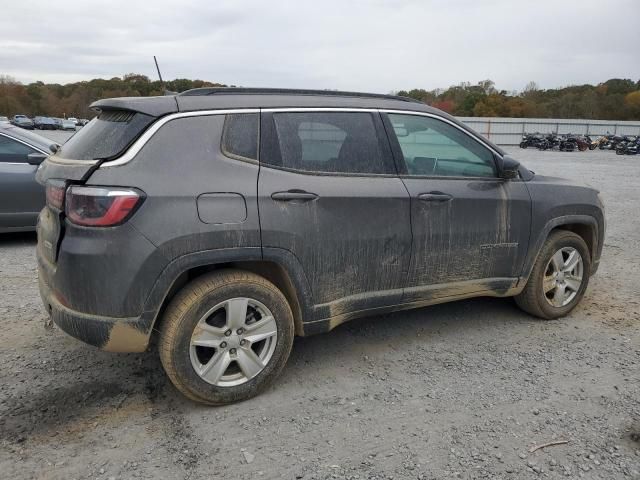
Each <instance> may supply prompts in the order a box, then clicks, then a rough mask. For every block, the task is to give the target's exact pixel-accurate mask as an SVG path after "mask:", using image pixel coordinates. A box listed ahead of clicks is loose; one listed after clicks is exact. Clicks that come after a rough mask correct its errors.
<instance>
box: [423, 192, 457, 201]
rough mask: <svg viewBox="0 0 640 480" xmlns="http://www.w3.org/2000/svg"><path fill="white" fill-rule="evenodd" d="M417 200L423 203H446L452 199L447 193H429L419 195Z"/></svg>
mask: <svg viewBox="0 0 640 480" xmlns="http://www.w3.org/2000/svg"><path fill="white" fill-rule="evenodd" d="M418 199H420V200H422V201H423V202H448V201H449V200H451V199H453V197H452V196H451V195H449V194H448V193H442V192H429V193H421V194H420V195H418Z"/></svg>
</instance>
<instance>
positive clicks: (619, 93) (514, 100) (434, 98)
mask: <svg viewBox="0 0 640 480" xmlns="http://www.w3.org/2000/svg"><path fill="white" fill-rule="evenodd" d="M225 86H226V85H224V84H221V83H213V82H208V81H205V80H190V79H186V78H180V79H176V80H172V81H168V82H165V84H164V89H163V85H162V84H161V83H160V81H152V80H150V79H149V77H147V76H145V75H140V74H135V73H130V74H127V75H124V76H123V77H122V78H121V77H114V78H111V79H101V78H96V79H93V80H89V81H82V82H75V83H68V84H65V85H61V84H55V83H53V84H52V83H49V84H45V83H43V82H33V83H29V84H27V85H25V84H22V83H20V82H18V81H16V80H15V79H13V78H11V77H8V76H6V75H0V115H6V116H13V115H15V114H24V115H29V116H35V115H45V116H51V117H65V116H66V117H78V118H91V117H92V116H94V115H95V113H94V112H92V111H91V110H90V109H89V105H90V104H91V102H93V101H95V100H99V99H101V98H110V97H138V96H151V95H162V94H163V93H164V90H165V89H166V90H170V91H173V92H183V91H185V90H189V89H191V88H199V87H225ZM395 93H396V94H398V95H403V96H407V97H411V98H414V99H417V100H420V101H421V102H424V103H426V104H428V105H432V106H434V107H436V108H439V109H441V110H444V111H446V112H448V113H451V114H452V115H458V116H466V117H529V118H532V117H533V118H584V119H601V120H640V80H638V81H637V82H634V81H633V80H629V79H619V78H613V79H610V80H607V81H606V82H603V83H600V84H598V85H573V86H569V87H562V88H555V89H541V88H539V87H538V86H537V85H536V84H535V83H534V82H530V83H529V84H527V86H526V87H525V88H524V90H523V91H521V92H517V91H512V92H508V91H506V90H498V89H497V88H496V87H495V84H494V82H492V81H491V80H484V81H481V82H478V83H477V84H475V85H472V84H471V83H468V82H465V83H461V84H459V85H456V86H451V87H449V88H447V89H435V90H425V89H420V88H416V89H412V90H408V91H407V90H400V91H398V92H395Z"/></svg>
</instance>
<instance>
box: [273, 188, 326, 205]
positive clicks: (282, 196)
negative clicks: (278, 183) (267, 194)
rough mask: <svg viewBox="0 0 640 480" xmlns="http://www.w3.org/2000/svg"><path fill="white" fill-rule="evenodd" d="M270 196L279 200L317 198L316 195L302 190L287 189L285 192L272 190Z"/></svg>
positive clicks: (307, 200)
mask: <svg viewBox="0 0 640 480" xmlns="http://www.w3.org/2000/svg"><path fill="white" fill-rule="evenodd" d="M271 198H272V199H274V200H277V201H280V202H310V201H311V200H315V199H316V198H318V195H316V194H315V193H311V192H305V191H303V190H289V191H286V192H274V193H272V194H271Z"/></svg>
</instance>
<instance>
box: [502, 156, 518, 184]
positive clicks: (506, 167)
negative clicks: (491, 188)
mask: <svg viewBox="0 0 640 480" xmlns="http://www.w3.org/2000/svg"><path fill="white" fill-rule="evenodd" d="M501 160H502V161H501V162H499V164H500V178H504V179H505V180H511V179H513V178H518V171H519V168H520V162H519V161H517V160H516V159H515V158H513V157H511V156H510V155H505V156H504V157H502V159H501Z"/></svg>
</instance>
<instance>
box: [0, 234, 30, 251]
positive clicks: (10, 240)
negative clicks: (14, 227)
mask: <svg viewBox="0 0 640 480" xmlns="http://www.w3.org/2000/svg"><path fill="white" fill-rule="evenodd" d="M37 242H38V237H37V235H36V232H9V233H0V247H3V248H5V247H27V246H29V245H31V246H33V247H34V248H35V246H36V243H37Z"/></svg>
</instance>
